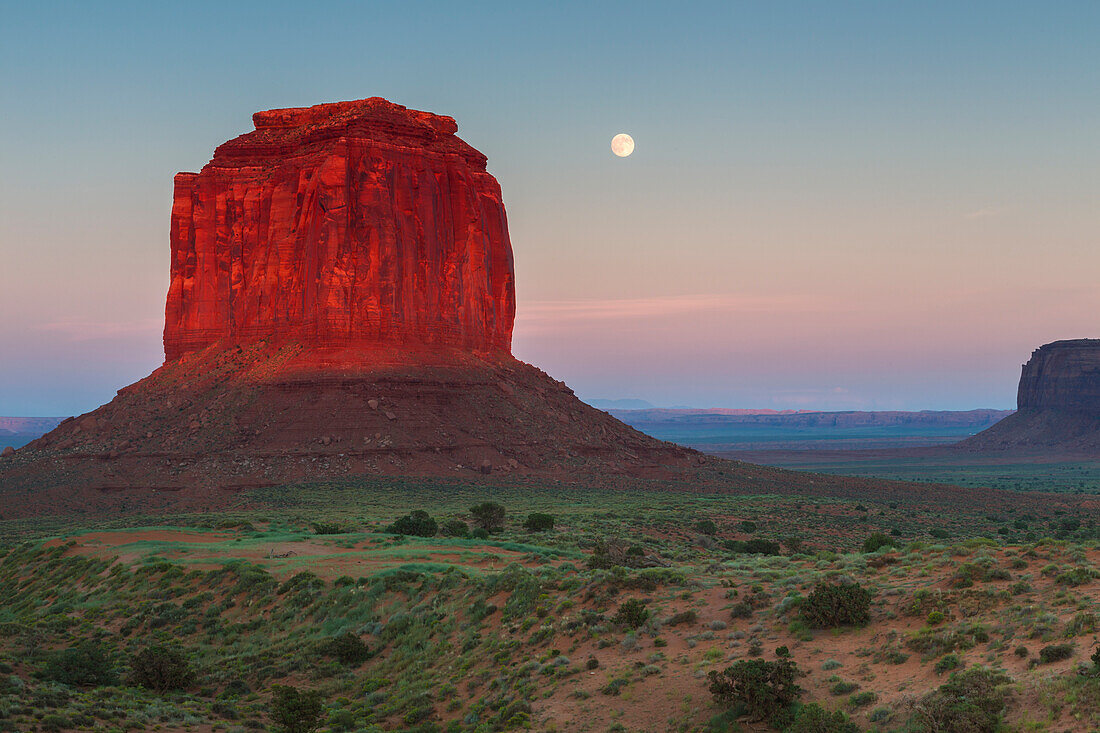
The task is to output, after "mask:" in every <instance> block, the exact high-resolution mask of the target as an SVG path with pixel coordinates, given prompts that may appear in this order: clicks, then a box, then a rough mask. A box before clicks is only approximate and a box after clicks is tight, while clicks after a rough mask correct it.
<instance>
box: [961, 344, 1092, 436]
mask: <svg viewBox="0 0 1100 733" xmlns="http://www.w3.org/2000/svg"><path fill="white" fill-rule="evenodd" d="M1016 402H1017V406H1018V410H1017V411H1016V414H1015V415H1013V416H1011V417H1009V418H1007V419H1005V420H1003V421H1001V422H1000V423H997V424H996V425H994V426H993V427H991V428H989V429H988V430H985V431H983V432H981V433H979V434H978V435H975V436H974V437H973V438H970V439H969V440H965V441H963V442H962V443H960V444H959V447H960V448H962V449H965V450H977V451H985V450H1023V451H1033V452H1034V451H1060V452H1073V453H1082V452H1083V453H1093V452H1097V451H1100V339H1074V340H1071V341H1055V342H1053V343H1049V344H1046V345H1044V346H1041V347H1039V348H1038V349H1036V350H1035V351H1033V352H1032V354H1031V359H1029V360H1028V362H1027V363H1026V364H1024V366H1023V373H1022V374H1021V376H1020V388H1019V391H1018V392H1017V397H1016Z"/></svg>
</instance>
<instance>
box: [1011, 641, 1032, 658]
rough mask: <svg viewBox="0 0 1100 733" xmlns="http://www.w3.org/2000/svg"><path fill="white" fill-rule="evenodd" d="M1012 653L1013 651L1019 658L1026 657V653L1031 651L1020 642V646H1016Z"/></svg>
mask: <svg viewBox="0 0 1100 733" xmlns="http://www.w3.org/2000/svg"><path fill="white" fill-rule="evenodd" d="M1013 653H1014V654H1015V655H1016V656H1017V657H1020V658H1021V659H1024V658H1026V657H1027V655H1028V654H1030V653H1031V652H1029V651H1028V649H1027V647H1026V646H1023V645H1022V644H1021V645H1020V646H1018V647H1016V650H1015V651H1014V652H1013Z"/></svg>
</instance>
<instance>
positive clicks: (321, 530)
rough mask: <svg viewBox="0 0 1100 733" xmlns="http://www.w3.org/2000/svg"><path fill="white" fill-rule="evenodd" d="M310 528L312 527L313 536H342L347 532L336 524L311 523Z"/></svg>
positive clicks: (340, 525)
mask: <svg viewBox="0 0 1100 733" xmlns="http://www.w3.org/2000/svg"><path fill="white" fill-rule="evenodd" d="M310 526H311V527H313V533H314V534H343V533H344V532H347V529H346V528H345V527H344V526H343V525H342V524H338V523H337V522H313V523H312V524H311V525H310Z"/></svg>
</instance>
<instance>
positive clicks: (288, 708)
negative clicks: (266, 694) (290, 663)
mask: <svg viewBox="0 0 1100 733" xmlns="http://www.w3.org/2000/svg"><path fill="white" fill-rule="evenodd" d="M269 715H270V717H271V722H272V723H274V724H275V729H276V730H277V731H279V732H280V733H311V732H312V731H314V730H317V727H318V726H319V725H320V724H321V693H320V692H318V691H317V690H307V691H305V692H302V691H299V690H298V689H297V688H294V687H290V686H288V685H275V686H274V687H272V688H271V710H270V713H269Z"/></svg>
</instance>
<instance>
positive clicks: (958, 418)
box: [609, 409, 1012, 453]
mask: <svg viewBox="0 0 1100 733" xmlns="http://www.w3.org/2000/svg"><path fill="white" fill-rule="evenodd" d="M609 412H610V413H611V414H612V415H614V416H615V417H617V418H618V419H620V420H622V421H623V422H625V423H626V424H627V425H630V426H632V427H634V428H637V429H638V430H641V431H642V432H643V433H647V434H649V435H652V436H654V437H656V438H661V439H662V440H670V441H674V442H676V443H680V444H682V445H688V446H691V447H693V448H696V449H698V450H703V451H709V452H717V453H725V452H728V451H734V450H737V451H745V450H818V449H832V450H838V449H868V448H903V447H914V446H929V445H946V444H950V443H954V442H956V441H958V440H961V439H963V438H966V437H967V436H971V435H974V434H975V433H977V432H979V431H981V430H985V429H986V428H988V427H989V426H990V425H993V424H994V423H996V422H997V421H999V420H1002V419H1004V418H1005V417H1006V416H1008V415H1011V414H1012V411H1011V410H967V411H962V412H950V411H933V410H926V411H923V412H900V411H889V412H859V411H848V412H810V411H798V412H796V411H793V410H788V411H784V412H778V411H775V410H729V409H711V410H670V409H652V410H609Z"/></svg>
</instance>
